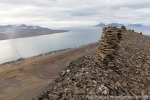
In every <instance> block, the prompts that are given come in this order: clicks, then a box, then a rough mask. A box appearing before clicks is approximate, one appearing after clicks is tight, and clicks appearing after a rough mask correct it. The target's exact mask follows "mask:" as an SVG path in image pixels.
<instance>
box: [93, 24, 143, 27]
mask: <svg viewBox="0 0 150 100" xmlns="http://www.w3.org/2000/svg"><path fill="white" fill-rule="evenodd" d="M105 26H113V27H121V26H126V27H127V26H129V27H146V26H144V25H143V24H127V25H124V24H121V23H109V24H105V23H99V24H97V25H95V27H105Z"/></svg>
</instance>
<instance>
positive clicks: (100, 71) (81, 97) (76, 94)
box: [33, 27, 123, 100]
mask: <svg viewBox="0 0 150 100" xmlns="http://www.w3.org/2000/svg"><path fill="white" fill-rule="evenodd" d="M122 32H123V29H121V28H116V27H104V28H103V34H102V37H101V40H100V42H99V52H98V53H97V54H96V55H93V56H85V57H81V58H79V59H77V60H75V61H72V62H71V63H70V64H69V66H67V67H66V68H65V69H64V70H62V72H60V77H58V78H57V79H56V80H54V82H52V83H51V84H50V85H49V86H48V87H47V89H46V90H45V91H43V93H42V94H41V95H40V96H39V97H38V98H37V99H36V98H35V99H33V100H91V99H86V98H87V97H86V96H87V95H109V94H110V95H111V94H113V92H112V93H111V91H110V89H109V88H108V85H107V84H108V83H110V82H109V81H110V79H109V78H107V77H108V74H110V76H113V74H114V73H112V71H111V72H109V71H110V70H107V68H109V69H111V68H112V67H109V65H112V64H113V63H114V62H115V61H114V57H115V55H116V54H117V51H118V48H119V42H120V40H121V38H122ZM110 62H111V63H112V64H110ZM103 65H104V66H103ZM92 100H93V99H92ZM94 100H97V99H94Z"/></svg>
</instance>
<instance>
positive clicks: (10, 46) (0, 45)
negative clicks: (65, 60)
mask: <svg viewBox="0 0 150 100" xmlns="http://www.w3.org/2000/svg"><path fill="white" fill-rule="evenodd" d="M129 28H130V29H134V30H135V31H137V32H143V34H145V35H148V34H149V35H150V28H149V27H137V28H135V27H129ZM62 29H65V30H70V31H69V32H65V33H56V34H50V35H43V36H36V37H28V38H19V39H10V40H3V41H0V64H1V63H4V62H8V61H13V60H16V59H18V58H27V57H32V56H36V55H39V54H43V53H47V52H51V51H55V50H60V49H65V48H75V47H79V46H81V45H85V44H88V43H92V42H97V41H98V40H99V39H100V36H101V32H102V29H101V28H100V27H69V28H62Z"/></svg>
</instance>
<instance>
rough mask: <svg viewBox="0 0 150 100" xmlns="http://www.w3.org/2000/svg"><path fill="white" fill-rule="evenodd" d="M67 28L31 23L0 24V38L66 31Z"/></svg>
mask: <svg viewBox="0 0 150 100" xmlns="http://www.w3.org/2000/svg"><path fill="white" fill-rule="evenodd" d="M67 31H68V30H52V29H49V28H44V27H40V26H32V25H25V24H21V25H0V40H6V39H13V38H23V37H32V36H39V35H47V34H54V33H61V32H67Z"/></svg>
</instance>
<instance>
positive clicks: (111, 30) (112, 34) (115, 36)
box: [98, 27, 124, 64]
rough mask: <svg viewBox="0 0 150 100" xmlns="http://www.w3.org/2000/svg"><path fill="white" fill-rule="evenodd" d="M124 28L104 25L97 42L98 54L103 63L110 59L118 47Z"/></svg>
mask: <svg viewBox="0 0 150 100" xmlns="http://www.w3.org/2000/svg"><path fill="white" fill-rule="evenodd" d="M123 31H124V29H121V28H116V27H104V28H103V33H102V37H101V40H100V42H99V47H98V48H99V52H98V55H99V57H100V60H101V61H102V62H104V63H105V64H108V63H109V62H110V61H112V60H113V59H114V57H115V55H116V54H117V51H118V49H119V46H118V44H119V42H120V40H121V38H122V32H123Z"/></svg>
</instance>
